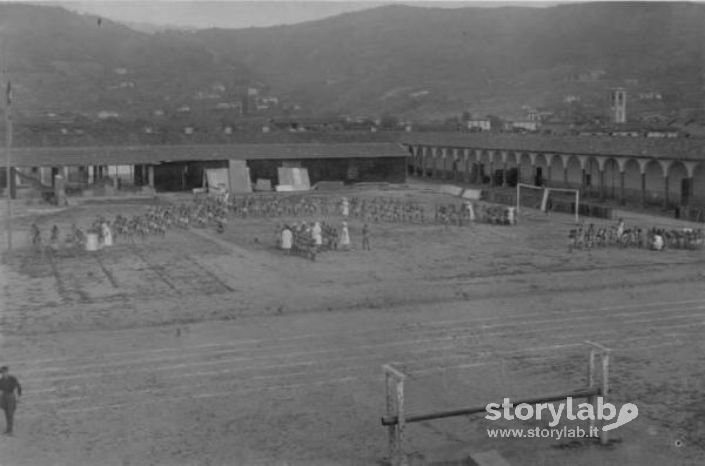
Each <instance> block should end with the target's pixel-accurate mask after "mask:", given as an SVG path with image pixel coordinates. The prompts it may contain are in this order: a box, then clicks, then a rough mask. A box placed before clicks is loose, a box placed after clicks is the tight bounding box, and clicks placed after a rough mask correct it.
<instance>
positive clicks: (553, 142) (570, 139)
mask: <svg viewBox="0 0 705 466" xmlns="http://www.w3.org/2000/svg"><path fill="white" fill-rule="evenodd" d="M401 142H402V143H403V144H408V145H422V146H436V147H449V148H455V147H457V148H473V149H491V150H507V151H519V152H546V153H557V154H577V155H607V156H610V155H612V156H618V155H623V156H637V157H646V158H661V159H678V160H696V161H705V139H699V138H674V139H661V138H644V137H608V136H551V135H533V134H531V135H529V134H527V135H523V134H497V133H494V134H487V133H485V134H483V133H408V134H405V135H403V136H402V137H401Z"/></svg>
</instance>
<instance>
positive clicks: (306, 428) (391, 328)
mask: <svg viewBox="0 0 705 466" xmlns="http://www.w3.org/2000/svg"><path fill="white" fill-rule="evenodd" d="M329 195H330V196H334V197H339V196H340V194H338V193H330V194H329ZM352 195H355V196H360V197H370V198H371V197H375V196H384V197H392V196H394V197H400V198H405V199H414V200H418V201H419V202H422V203H424V204H426V205H429V206H430V205H433V204H434V203H436V204H441V203H446V204H447V203H451V202H455V203H456V204H457V201H454V200H453V199H452V198H449V197H442V196H441V195H440V194H436V193H431V192H428V191H427V190H423V189H415V188H414V189H398V190H391V191H373V190H368V191H356V192H354V193H352ZM183 199H186V198H181V197H178V196H162V197H161V198H160V199H159V200H153V201H140V202H122V203H118V202H117V201H116V202H104V203H93V204H83V205H80V206H73V207H70V208H68V209H64V210H60V211H51V210H48V211H46V212H37V211H34V212H33V211H31V210H30V211H24V212H21V216H20V218H19V219H18V220H17V221H15V232H16V234H15V238H16V240H15V243H16V247H15V251H14V252H13V253H12V254H11V255H6V256H4V257H3V261H2V264H1V265H0V277H1V278H2V281H1V284H2V297H1V298H0V305H1V306H2V308H1V314H0V331H1V334H0V338H1V339H0V362H1V363H2V364H8V365H9V366H10V368H11V372H12V373H13V374H15V375H16V376H17V377H18V378H19V379H20V382H21V383H22V384H23V388H24V391H25V393H24V394H23V397H22V398H21V401H20V404H19V407H18V412H17V419H16V423H17V425H16V433H15V435H14V436H13V437H5V436H2V437H0V464H2V466H14V465H18V466H23V465H27V466H44V465H67V466H68V465H194V466H196V465H198V466H201V465H214V466H215V465H302V466H303V465H379V464H381V463H382V462H383V461H384V459H385V457H386V455H387V438H386V429H385V428H384V427H382V426H381V424H380V417H381V416H382V415H383V414H384V402H385V399H384V377H383V373H382V369H381V365H382V364H385V363H394V364H396V365H397V366H398V367H401V368H403V369H404V370H405V371H406V372H407V373H409V374H410V379H409V381H408V383H407V403H408V411H409V412H411V413H416V412H419V413H420V412H425V411H429V410H443V409H453V408H460V407H464V406H470V405H471V406H475V405H482V404H485V403H488V402H495V401H500V402H501V399H502V398H504V397H531V396H535V395H540V394H542V393H555V392H557V391H564V390H565V391H568V390H572V389H576V388H580V387H582V386H583V385H584V384H585V365H586V354H587V353H586V346H585V344H584V341H585V340H587V339H590V340H593V341H596V342H599V343H602V344H604V345H606V346H608V347H610V348H613V350H614V357H613V365H612V373H611V382H612V393H611V400H613V402H615V403H626V402H631V403H635V404H636V405H637V406H638V408H639V417H638V418H637V419H635V420H634V421H633V422H631V423H629V424H627V425H625V426H623V427H621V428H619V429H617V430H615V431H613V432H612V434H613V435H612V438H613V440H614V442H613V443H612V444H611V445H610V446H607V447H603V446H600V445H598V444H596V443H595V442H593V441H588V440H577V441H576V440H574V439H562V440H552V439H517V438H505V439H492V438H489V437H488V435H487V431H486V429H487V428H491V427H497V426H499V425H501V426H504V427H517V426H518V427H526V428H530V427H533V426H535V425H537V422H536V421H512V422H509V421H503V422H501V423H493V422H491V421H488V420H486V419H484V418H483V417H482V416H479V415H478V416H472V417H462V418H454V419H446V420H437V421H427V422H422V423H418V424H413V425H410V426H408V429H407V432H408V435H409V442H408V450H409V451H408V453H410V454H411V455H412V457H413V458H416V459H417V460H418V462H419V464H422V463H425V464H434V461H435V460H434V459H433V458H450V457H453V455H456V457H457V455H459V454H460V453H459V452H461V451H471V452H484V451H490V450H496V451H497V452H499V453H500V454H501V455H502V456H503V457H504V458H505V459H506V460H507V461H508V462H509V463H510V464H511V465H567V464H570V465H586V466H587V465H595V464H605V465H645V466H650V465H654V466H655V465H659V466H660V465H701V464H705V440H703V439H705V407H704V406H705V403H704V402H705V386H704V383H703V381H705V342H704V339H703V335H704V334H705V332H704V330H705V286H703V285H704V284H705V251H703V250H696V251H686V250H666V251H662V252H654V251H647V250H638V249H618V248H603V249H593V250H592V251H573V252H572V253H571V252H569V251H568V247H567V232H568V229H569V228H570V227H571V224H572V223H571V222H572V218H571V217H570V216H568V215H561V214H551V215H550V216H543V215H540V214H537V213H536V212H530V213H529V215H526V216H524V215H522V216H520V222H519V224H518V225H515V226H499V225H487V224H473V225H472V226H469V227H462V228H460V227H450V228H446V227H443V226H438V225H432V224H425V225H411V224H391V223H379V224H372V225H371V242H372V250H371V251H362V250H361V248H360V242H361V234H360V231H361V228H362V225H361V223H360V222H359V221H357V220H355V219H353V220H351V221H350V226H351V236H352V240H353V245H354V248H353V250H351V251H347V252H344V251H334V252H326V253H322V254H320V255H319V256H318V258H317V260H316V261H315V262H312V261H309V260H307V259H304V258H301V257H295V256H285V255H283V254H282V253H281V252H280V251H278V250H277V249H276V248H275V247H274V240H275V227H276V225H277V224H280V223H283V222H284V221H285V220H287V219H282V218H274V219H265V218H249V219H239V218H232V217H231V218H230V220H229V224H228V226H227V229H226V231H225V232H224V233H223V234H218V233H216V232H215V231H214V230H213V229H191V230H170V231H169V232H168V233H167V235H166V237H165V238H164V239H161V238H156V237H154V238H149V239H147V240H145V241H136V242H135V243H134V244H131V243H129V242H125V241H120V240H119V239H118V241H117V243H116V245H115V246H114V247H112V248H109V249H103V250H101V251H97V252H93V253H89V252H85V251H83V252H76V251H70V250H68V249H61V250H59V251H58V252H56V253H54V254H44V255H42V254H40V253H38V252H36V251H34V250H32V248H31V247H29V245H28V244H27V243H28V241H27V238H28V231H29V226H30V225H31V223H34V222H36V223H37V224H39V225H40V227H41V228H42V229H43V231H45V232H46V231H48V229H49V228H51V226H52V225H54V224H56V225H58V226H59V228H60V229H61V231H62V236H63V234H64V232H66V231H68V229H69V227H70V225H71V224H73V223H77V224H79V225H80V226H82V227H84V228H85V227H87V226H88V225H89V224H90V222H91V221H92V220H93V219H94V218H95V217H96V216H97V215H104V216H106V217H113V216H115V215H116V214H118V213H122V214H127V215H131V214H133V213H140V212H142V211H144V210H146V209H147V207H148V206H149V205H150V204H153V203H169V202H177V201H179V200H183ZM315 219H316V218H311V217H308V218H306V220H315ZM325 220H327V221H331V222H333V223H339V222H340V221H341V220H342V218H340V217H337V216H331V217H328V218H326V219H325ZM641 220H643V221H648V220H649V219H641ZM586 221H587V222H591V221H594V222H595V223H596V224H600V223H601V221H599V220H593V219H586ZM629 221H630V220H629V219H627V223H628V224H629ZM658 222H659V223H660V224H663V223H664V222H665V221H664V220H662V219H661V220H658ZM639 225H640V226H643V227H648V226H651V225H650V224H648V223H641V224H639ZM0 246H2V247H3V249H4V248H5V245H4V244H2V245H0ZM493 424H498V425H493ZM424 458H425V460H424ZM440 461H441V460H440V459H439V460H438V461H437V462H436V464H440Z"/></svg>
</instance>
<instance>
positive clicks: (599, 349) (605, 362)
mask: <svg viewBox="0 0 705 466" xmlns="http://www.w3.org/2000/svg"><path fill="white" fill-rule="evenodd" d="M585 343H587V344H588V345H590V346H592V349H591V350H590V358H589V359H588V385H589V386H590V387H591V388H592V387H594V385H595V356H596V354H597V353H599V354H600V358H601V369H602V374H601V379H602V380H600V383H601V385H602V386H601V387H600V396H601V397H602V402H603V403H605V402H607V396H608V395H609V389H610V384H609V378H610V354H611V353H612V350H611V349H609V348H607V347H606V346H603V345H600V344H599V343H594V342H592V341H586V342H585ZM591 404H592V405H593V410H594V412H595V413H596V412H597V406H596V405H595V401H594V399H591ZM594 425H595V421H594V420H592V419H591V420H590V427H591V428H592V427H593V426H594ZM608 443H609V435H608V432H605V431H604V430H602V429H600V444H602V445H607V444H608Z"/></svg>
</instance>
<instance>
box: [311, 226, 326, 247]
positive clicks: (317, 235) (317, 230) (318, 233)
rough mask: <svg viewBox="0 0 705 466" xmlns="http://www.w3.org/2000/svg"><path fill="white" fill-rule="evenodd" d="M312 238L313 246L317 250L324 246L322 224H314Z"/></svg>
mask: <svg viewBox="0 0 705 466" xmlns="http://www.w3.org/2000/svg"><path fill="white" fill-rule="evenodd" d="M311 237H312V238H313V244H315V246H316V248H320V247H321V246H323V229H322V228H321V223H320V222H316V223H314V224H313V228H312V229H311Z"/></svg>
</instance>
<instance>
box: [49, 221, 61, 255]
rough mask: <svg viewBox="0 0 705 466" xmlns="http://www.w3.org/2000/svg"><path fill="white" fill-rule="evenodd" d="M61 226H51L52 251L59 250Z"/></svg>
mask: <svg viewBox="0 0 705 466" xmlns="http://www.w3.org/2000/svg"><path fill="white" fill-rule="evenodd" d="M59 234H60V233H59V227H58V226H56V225H54V226H53V227H52V228H51V243H50V246H51V249H52V251H58V250H59Z"/></svg>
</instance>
